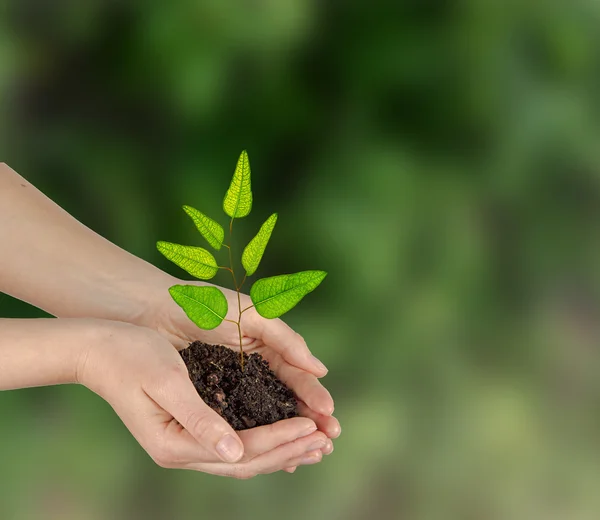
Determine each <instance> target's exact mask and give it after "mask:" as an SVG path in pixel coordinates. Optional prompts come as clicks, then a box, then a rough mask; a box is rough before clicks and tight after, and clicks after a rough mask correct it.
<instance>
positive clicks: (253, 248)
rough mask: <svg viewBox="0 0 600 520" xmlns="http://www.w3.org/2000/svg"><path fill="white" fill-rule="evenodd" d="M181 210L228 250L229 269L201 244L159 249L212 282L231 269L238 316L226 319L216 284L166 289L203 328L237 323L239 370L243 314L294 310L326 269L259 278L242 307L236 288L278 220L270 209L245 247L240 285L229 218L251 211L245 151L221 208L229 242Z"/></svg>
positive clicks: (194, 213)
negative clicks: (218, 273) (216, 276)
mask: <svg viewBox="0 0 600 520" xmlns="http://www.w3.org/2000/svg"><path fill="white" fill-rule="evenodd" d="M183 209H184V211H185V212H186V213H187V214H188V215H189V216H190V217H191V219H192V220H193V222H194V224H195V225H196V228H197V229H198V231H199V232H200V234H201V235H202V236H203V237H204V238H205V239H206V241H207V242H208V243H209V244H210V245H211V246H212V247H213V248H214V249H216V250H217V251H218V250H220V249H221V247H225V248H227V250H228V251H229V267H226V266H219V265H218V263H217V261H216V260H215V257H214V256H213V255H212V253H210V252H209V251H207V250H206V249H203V248H201V247H193V246H183V245H179V244H172V243H170V242H158V243H157V248H158V250H159V251H160V252H161V253H162V254H163V255H164V256H165V257H166V258H167V259H169V260H170V261H171V262H173V263H174V264H176V265H178V266H179V267H181V268H182V269H184V270H185V271H187V272H188V273H189V274H191V275H192V276H194V277H196V278H199V279H200V280H210V279H211V278H213V277H214V276H215V275H216V274H217V272H218V271H219V269H225V270H227V271H229V272H230V273H231V276H232V278H233V284H234V286H235V290H236V292H237V304H238V305H237V307H238V314H237V320H230V319H227V318H226V316H227V311H228V304H227V298H225V295H224V294H223V293H222V292H221V290H220V289H218V288H217V287H213V286H201V287H198V286H196V285H174V286H173V287H171V288H170V289H169V293H170V294H171V297H172V298H173V300H175V302H176V303H177V304H178V305H179V306H180V307H181V308H182V309H183V310H184V311H185V313H186V314H187V316H188V317H189V318H190V319H191V320H192V321H193V322H194V323H195V324H196V325H198V327H200V328H201V329H206V330H211V329H214V328H215V327H218V326H219V325H220V324H221V323H222V322H223V321H230V322H232V323H235V324H236V325H237V329H238V334H239V340H240V364H241V366H242V369H243V368H244V351H243V347H242V328H241V320H242V314H244V312H246V311H247V310H249V309H251V308H252V307H254V308H255V309H256V312H258V313H259V314H260V315H261V316H263V317H264V318H269V319H272V318H278V317H279V316H281V315H282V314H285V313H286V312H288V311H289V310H291V309H292V308H294V307H295V306H296V305H297V304H298V303H299V302H300V300H302V298H304V297H305V296H306V295H307V294H308V293H309V292H311V291H313V290H315V289H316V288H317V287H318V285H319V284H320V283H321V282H322V281H323V279H324V278H325V276H327V273H326V272H324V271H302V272H299V273H294V274H283V275H279V276H272V277H270V278H262V279H260V280H257V281H256V282H255V283H254V284H253V285H252V288H251V289H250V298H251V300H252V305H251V306H249V307H246V308H245V309H242V304H241V298H240V291H241V290H242V287H243V285H244V283H245V282H246V279H247V278H248V277H250V276H252V275H253V274H254V273H255V272H256V270H257V269H258V266H259V264H260V261H261V259H262V257H263V254H264V252H265V249H266V247H267V244H268V242H269V239H270V238H271V233H273V229H274V228H275V224H276V222H277V213H273V214H272V215H271V216H270V217H269V218H268V219H267V220H266V221H265V223H264V224H263V225H262V226H261V227H260V229H259V230H258V233H257V234H256V236H255V237H254V238H253V239H252V240H250V242H249V243H248V245H247V246H246V248H245V249H244V252H243V253H242V266H243V267H244V269H245V271H246V272H245V273H244V277H243V278H242V279H241V281H240V282H239V283H238V277H236V274H235V269H234V265H233V255H232V250H231V249H232V242H231V237H232V234H233V221H234V220H235V219H236V218H242V217H246V216H248V214H249V213H250V211H251V210H252V189H251V184H250V162H249V161H248V154H247V152H246V150H244V151H243V152H242V153H241V155H240V158H239V159H238V162H237V165H236V168H235V171H234V173H233V178H232V179H231V184H230V186H229V189H228V190H227V193H226V194H225V198H224V199H223V209H224V210H225V213H226V214H227V215H228V216H229V217H231V220H230V221H229V243H228V244H226V243H225V242H224V240H225V231H224V230H223V227H222V226H221V225H220V224H219V223H218V222H215V221H214V220H212V219H211V218H209V217H207V216H206V215H204V214H203V213H201V212H200V211H198V210H197V209H194V208H192V207H190V206H183Z"/></svg>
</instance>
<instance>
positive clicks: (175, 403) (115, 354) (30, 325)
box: [0, 164, 341, 478]
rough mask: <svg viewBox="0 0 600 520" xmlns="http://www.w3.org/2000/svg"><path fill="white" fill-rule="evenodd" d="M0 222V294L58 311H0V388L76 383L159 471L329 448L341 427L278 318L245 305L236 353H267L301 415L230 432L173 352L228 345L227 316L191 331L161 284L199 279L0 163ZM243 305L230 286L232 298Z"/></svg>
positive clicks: (233, 466) (293, 459) (306, 458)
mask: <svg viewBox="0 0 600 520" xmlns="http://www.w3.org/2000/svg"><path fill="white" fill-rule="evenodd" d="M0 223H2V225H0V243H1V244H2V245H3V251H9V252H10V254H3V255H0V291H1V292H5V293H7V294H10V295H12V296H14V297H16V298H19V299H21V300H24V301H27V302H29V303H31V304H33V305H36V306H37V307H40V308H42V309H44V310H45V311H47V312H48V313H50V314H52V315H53V316H56V317H57V318H58V319H45V320H0V365H1V366H0V389H13V388H22V387H27V386H40V385H50V384H63V383H79V384H83V385H85V386H86V387H88V388H89V389H90V390H92V391H94V392H96V393H97V394H99V395H100V396H101V397H103V398H104V399H105V400H106V401H107V402H108V403H110V405H111V406H112V407H113V409H114V410H115V412H116V413H117V414H118V415H119V417H120V418H121V419H122V421H123V423H124V424H125V425H126V426H127V428H128V429H129V430H130V432H131V433H132V434H133V436H134V437H135V438H136V439H137V440H138V442H139V443H140V444H141V446H142V447H143V448H144V449H145V450H146V451H147V452H148V454H149V455H150V456H151V457H152V458H153V460H154V461H156V463H157V464H159V465H161V466H163V467H168V468H184V469H191V470H196V471H202V472H206V473H212V474H216V475H223V476H230V477H235V478H250V477H253V476H255V475H258V474H262V473H272V472H274V471H279V470H282V469H283V470H285V471H288V472H290V473H291V472H293V471H294V470H295V468H296V467H297V466H299V465H308V464H314V463H316V462H319V461H320V460H321V458H322V456H323V455H327V454H329V453H331V452H332V451H333V443H332V439H334V438H336V437H337V436H338V435H339V434H340V432H341V429H340V425H339V422H338V421H337V419H335V418H334V417H333V416H332V413H333V408H334V404H333V400H332V398H331V396H330V394H329V392H328V391H327V390H326V389H325V388H324V387H323V386H322V385H321V383H320V382H319V378H320V377H323V376H324V375H325V374H326V373H327V369H326V368H325V367H324V366H323V364H322V363H321V362H320V361H318V360H317V359H316V358H314V357H313V356H312V355H311V353H310V351H309V349H308V347H307V345H306V343H305V341H304V340H303V339H302V337H301V336H300V335H298V334H297V333H295V332H294V331H293V330H292V329H291V328H290V327H288V326H287V325H286V324H285V323H284V322H283V321H281V320H266V319H264V318H262V317H261V316H259V315H258V313H256V312H255V311H254V309H250V310H248V311H246V312H245V313H244V314H243V317H242V323H241V326H242V332H243V344H244V350H245V352H247V353H251V352H258V353H260V354H261V355H263V356H264V357H265V358H266V359H267V360H268V361H269V363H270V365H271V368H272V369H273V370H274V371H275V372H276V374H277V375H278V376H279V377H280V378H281V379H282V380H283V381H285V382H286V383H287V384H288V386H290V387H291V388H292V389H293V390H294V392H295V393H296V394H297V396H298V398H299V399H300V400H301V401H302V402H301V407H300V410H301V415H302V416H303V417H298V418H294V419H288V420H285V421H280V422H278V423H275V424H273V425H269V426H263V427H258V428H253V429H250V430H245V431H243V432H235V431H233V430H232V429H231V427H230V426H229V425H228V424H227V423H226V422H225V421H224V420H223V419H222V418H221V417H220V416H219V415H218V414H217V413H216V412H214V411H213V410H212V409H210V408H209V407H208V406H207V405H206V404H205V403H204V401H202V399H201V398H200V397H199V396H198V394H197V392H196V391H195V389H194V387H193V385H192V383H191V381H190V380H189V377H188V375H187V370H186V368H185V365H184V364H183V362H182V360H181V358H180V356H179V355H178V353H177V349H182V348H185V347H187V345H188V344H189V342H190V341H193V340H197V339H199V340H202V341H205V342H207V343H214V344H223V345H226V346H229V347H230V348H234V349H238V348H239V344H238V332H237V327H236V325H234V324H233V323H229V322H223V324H222V325H220V326H219V327H217V328H216V329H214V330H212V331H204V330H201V329H199V328H198V327H196V326H195V325H194V324H193V323H192V322H191V321H190V320H189V319H188V318H187V317H186V316H185V314H184V312H183V311H182V310H181V308H180V307H179V306H178V305H176V304H175V302H174V301H173V300H172V299H171V297H170V296H169V294H168V291H167V290H168V288H169V287H170V286H172V285H175V284H179V283H197V284H198V285H208V284H204V283H201V282H187V281H182V280H179V279H177V278H174V277H172V276H170V275H168V274H166V273H164V272H163V271H161V270H160V269H157V268H156V267H154V266H152V265H151V264H149V263H147V262H145V261H143V260H141V259H140V258H137V257H135V256H133V255H131V254H129V253H127V252H126V251H124V250H122V249H121V248H119V247H117V246H116V245H114V244H112V243H111V242H109V241H108V240H106V239H104V238H102V237H101V236H99V235H98V234H96V233H94V232H93V231H92V230H90V229H89V228H87V227H85V226H84V225H83V224H81V223H80V222H78V221H77V220H75V219H74V218H73V217H72V216H71V215H69V214H68V213H67V212H66V211H64V210H63V209H61V208H60V207H59V206H58V205H56V204H55V203H54V202H52V201H51V200H50V199H48V198H47V197H46V196H45V195H43V194H42V193H41V192H40V191H38V190H37V189H36V188H35V187H34V186H32V185H31V184H30V183H29V182H27V181H26V180H25V179H23V178H22V177H20V176H19V175H18V174H17V173H16V172H14V171H13V170H11V169H10V168H9V167H8V166H6V165H5V164H0ZM74 252H76V254H75V253H74ZM222 290H223V292H224V293H225V295H226V296H227V298H228V300H229V303H230V306H229V307H230V309H232V314H231V316H228V317H229V318H231V319H234V318H237V316H235V315H234V312H235V311H234V310H235V309H237V294H236V293H235V292H234V291H230V290H228V289H222ZM250 305H251V302H250V299H249V297H248V296H246V295H242V306H243V307H244V308H245V307H248V306H250ZM32 360H35V362H34V363H32V364H30V363H31V362H32ZM32 367H34V368H33V370H32Z"/></svg>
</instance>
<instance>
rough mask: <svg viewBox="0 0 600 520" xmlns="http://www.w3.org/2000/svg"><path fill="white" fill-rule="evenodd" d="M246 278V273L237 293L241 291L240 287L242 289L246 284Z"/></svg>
mask: <svg viewBox="0 0 600 520" xmlns="http://www.w3.org/2000/svg"><path fill="white" fill-rule="evenodd" d="M247 276H248V273H245V274H244V278H243V279H242V283H241V284H240V286H239V287H238V291H241V290H242V287H244V283H245V282H246V277H247Z"/></svg>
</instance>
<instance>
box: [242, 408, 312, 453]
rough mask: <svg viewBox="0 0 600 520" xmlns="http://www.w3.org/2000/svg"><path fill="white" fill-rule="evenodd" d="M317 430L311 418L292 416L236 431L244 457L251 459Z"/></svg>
mask: <svg viewBox="0 0 600 520" xmlns="http://www.w3.org/2000/svg"><path fill="white" fill-rule="evenodd" d="M316 430H317V425H316V424H315V422H314V421H313V420H312V419H308V418H306V417H294V418H292V419H285V420H283V421H278V422H276V423H273V424H268V425H266V426H259V427H258V428H252V429H250V430H244V431H241V432H238V435H239V437H240V439H241V440H242V442H243V443H244V459H252V458H254V457H256V456H258V455H262V454H263V453H266V452H268V451H271V450H274V449H275V448H277V447H279V446H280V445H282V444H286V443H288V442H292V441H295V440H296V439H299V438H301V437H305V436H307V435H310V434H311V433H313V432H315V431H316Z"/></svg>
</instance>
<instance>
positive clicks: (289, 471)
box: [283, 466, 298, 473]
mask: <svg viewBox="0 0 600 520" xmlns="http://www.w3.org/2000/svg"><path fill="white" fill-rule="evenodd" d="M297 468H298V466H292V467H291V468H283V471H285V472H286V473H294V471H296V469H297Z"/></svg>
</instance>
